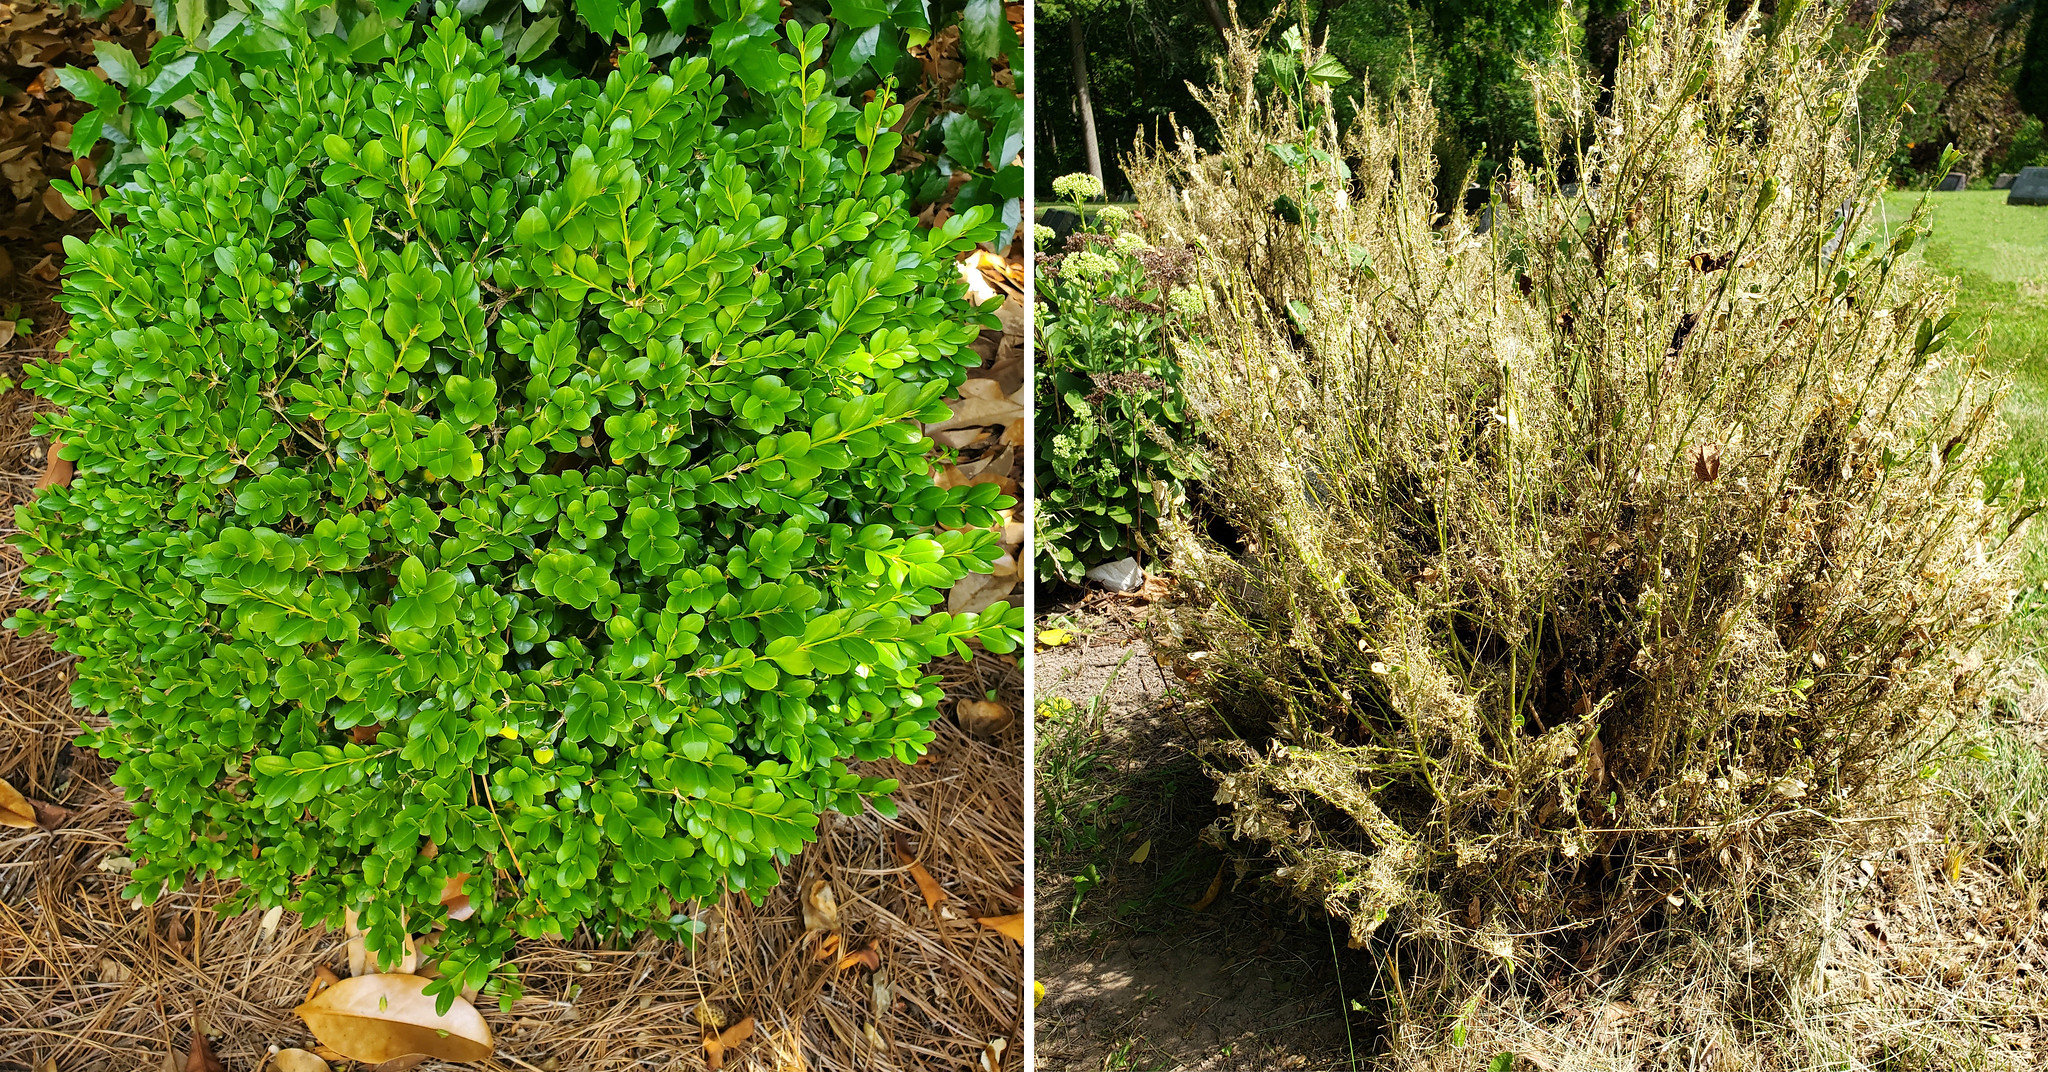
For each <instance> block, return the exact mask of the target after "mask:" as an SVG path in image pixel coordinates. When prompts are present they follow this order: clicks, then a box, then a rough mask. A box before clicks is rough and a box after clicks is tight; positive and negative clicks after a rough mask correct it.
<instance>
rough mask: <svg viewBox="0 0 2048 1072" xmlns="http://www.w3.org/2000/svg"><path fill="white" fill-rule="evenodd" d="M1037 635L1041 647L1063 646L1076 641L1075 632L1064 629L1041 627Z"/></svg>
mask: <svg viewBox="0 0 2048 1072" xmlns="http://www.w3.org/2000/svg"><path fill="white" fill-rule="evenodd" d="M1037 635H1038V646H1039V648H1040V649H1045V648H1057V647H1062V646H1064V645H1067V644H1072V643H1073V642H1074V634H1072V633H1069V632H1067V631H1066V630H1064V629H1040V630H1039V631H1038V634H1037Z"/></svg>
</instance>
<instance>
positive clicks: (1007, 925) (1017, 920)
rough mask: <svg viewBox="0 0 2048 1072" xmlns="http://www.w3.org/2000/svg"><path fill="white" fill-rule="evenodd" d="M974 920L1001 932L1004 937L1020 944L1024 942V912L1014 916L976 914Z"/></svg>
mask: <svg viewBox="0 0 2048 1072" xmlns="http://www.w3.org/2000/svg"><path fill="white" fill-rule="evenodd" d="M974 922H976V923H979V924H981V925H982V926H984V927H987V928H988V929H989V930H992V931H998V932H1000V933H1001V934H1002V935H1003V936H1004V937H1006V938H1008V939H1010V940H1011V941H1013V942H1015V943H1017V944H1018V945H1023V944H1024V916H1023V914H1022V913H1019V914H1017V915H1014V916H976V917H974Z"/></svg>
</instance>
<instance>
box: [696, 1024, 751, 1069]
mask: <svg viewBox="0 0 2048 1072" xmlns="http://www.w3.org/2000/svg"><path fill="white" fill-rule="evenodd" d="M752 1037H754V1018H753V1017H751V1016H749V1017H747V1018H746V1019H744V1020H741V1021H740V1022H739V1023H736V1024H734V1025H732V1026H731V1027H728V1028H726V1029H725V1030H724V1031H721V1032H719V1033H718V1034H716V1035H713V1034H711V1033H709V1032H706V1033H705V1035H704V1061H705V1063H707V1064H709V1065H710V1066H711V1067H712V1068H713V1069H714V1070H715V1069H722V1068H724V1067H725V1055H726V1053H728V1052H729V1051H731V1050H732V1048H733V1047H735V1046H738V1045H739V1044H740V1043H742V1042H745V1041H747V1040H748V1039H750V1038H752Z"/></svg>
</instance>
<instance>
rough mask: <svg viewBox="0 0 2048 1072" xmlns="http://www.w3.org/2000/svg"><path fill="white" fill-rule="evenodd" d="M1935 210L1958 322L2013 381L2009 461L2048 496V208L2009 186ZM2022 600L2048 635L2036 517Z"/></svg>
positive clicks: (1912, 197)
mask: <svg viewBox="0 0 2048 1072" xmlns="http://www.w3.org/2000/svg"><path fill="white" fill-rule="evenodd" d="M1921 196H1922V195H1921V194H1919V193H1896V194H1893V195H1891V196H1890V197H1889V198H1887V199H1886V201H1885V211H1886V213H1887V214H1888V215H1889V216H1891V217H1892V218H1893V219H1904V218H1905V217H1907V216H1910V215H1912V212H1913V207H1914V205H1916V204H1917V203H1918V202H1919V200H1920V198H1921ZM1925 196H1926V197H1927V199H1928V203H1929V205H1930V206H1931V207H1932V208H1933V221H1934V227H1933V232H1932V233H1931V234H1930V235H1929V236H1928V239H1927V242H1926V245H1925V246H1924V249H1925V255H1926V258H1927V262H1928V263H1929V264H1930V265H1932V266H1934V267H1936V268H1938V269H1940V270H1942V271H1944V272H1947V273H1949V274H1950V275H1953V276H1955V277H1956V280H1957V289H1956V312H1957V314H1958V316H1957V319H1958V321H1959V323H1961V324H1964V325H1969V327H1970V328H1971V329H1972V330H1976V331H1979V332H1982V333H1983V339H1984V343H1985V347H1986V349H1987V350H1988V351H1989V353H1990V357H1991V362H1992V364H1993V365H1994V366H1996V367H1997V368H1999V369H2001V370H2003V371H2005V372H2007V373H2009V374H2010V375H2011V376H2012V378H2013V391H2012V396H2011V398H2010V399H2009V400H2008V401H2007V404H2006V419H2007V421H2008V422H2009V424H2010V425H2011V429H2012V439H2011V442H2010V443H2009V444H2008V445H2007V447H2006V458H2007V460H2008V462H2009V463H2010V464H2011V465H2013V466H2014V467H2016V468H2017V469H2019V470H2020V471H2021V472H2023V473H2025V474H2026V477H2027V488H2028V491H2029V494H2030V496H2031V497H2034V498H2040V497H2042V496H2048V206H2041V207H2025V206H2018V205H2007V204H2006V203H2005V191H2004V190H1963V191H1959V192H1956V193H1932V194H1927V195H1925ZM2028 543H2029V549H2028V552H2027V557H2026V565H2025V570H2026V581H2027V587H2028V592H2027V594H2026V596H2025V597H2024V598H2023V600H2022V604H2023V606H2024V607H2025V608H2026V609H2027V611H2028V614H2029V617H2030V618H2031V619H2032V620H2034V621H2036V622H2039V623H2041V626H2042V627H2041V628H2040V629H2036V630H2031V631H2030V632H2033V633H2034V634H2036V635H2037V636H2039V637H2040V638H2041V639H2042V640H2043V641H2048V588H2044V585H2048V522H2043V521H2041V520H2037V521H2036V522H2035V526H2034V530H2033V534H2032V536H2031V537H2030V539H2029V541H2028Z"/></svg>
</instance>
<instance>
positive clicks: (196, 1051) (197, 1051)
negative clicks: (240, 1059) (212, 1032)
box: [185, 1028, 228, 1072]
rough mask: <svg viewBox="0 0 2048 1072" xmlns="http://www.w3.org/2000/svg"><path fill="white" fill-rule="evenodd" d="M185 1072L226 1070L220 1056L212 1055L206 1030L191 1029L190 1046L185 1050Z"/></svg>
mask: <svg viewBox="0 0 2048 1072" xmlns="http://www.w3.org/2000/svg"><path fill="white" fill-rule="evenodd" d="M185 1072H228V1070H227V1066H226V1065H223V1064H221V1063H220V1058H218V1057H215V1056H214V1055H213V1043H211V1042H209V1041H207V1038H206V1032H205V1031H202V1030H199V1029H198V1028H194V1029H193V1030H192V1048H191V1049H190V1050H187V1051H186V1052H185Z"/></svg>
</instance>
